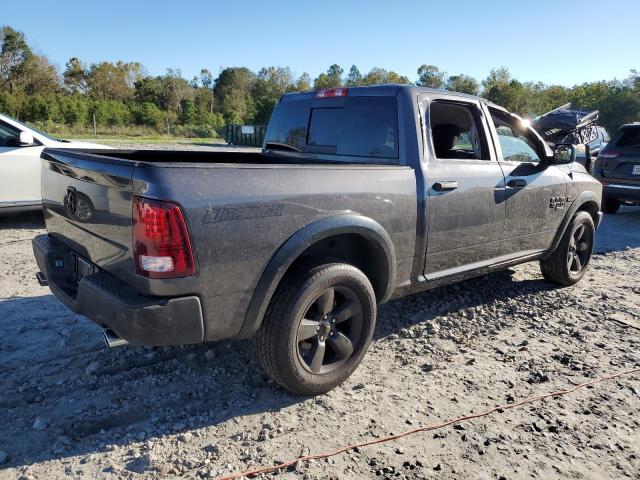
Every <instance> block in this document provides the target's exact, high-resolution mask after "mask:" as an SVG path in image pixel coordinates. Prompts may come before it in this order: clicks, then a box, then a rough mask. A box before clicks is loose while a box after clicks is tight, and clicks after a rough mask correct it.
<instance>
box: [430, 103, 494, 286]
mask: <svg viewBox="0 0 640 480" xmlns="http://www.w3.org/2000/svg"><path fill="white" fill-rule="evenodd" d="M420 107H421V112H424V113H422V115H423V121H424V124H425V126H426V128H425V140H426V141H425V143H426V145H427V148H426V152H425V160H426V166H425V167H424V169H423V171H424V172H425V175H426V179H425V184H426V188H425V193H426V201H425V208H426V218H427V254H426V259H425V266H424V270H425V276H426V277H427V279H429V280H432V279H436V278H440V277H444V276H448V275H454V274H457V273H461V272H463V271H465V270H471V269H474V268H479V267H482V266H484V265H485V264H487V263H491V262H492V261H493V260H492V259H495V258H496V257H498V256H500V255H502V254H503V253H504V247H503V244H502V241H503V238H504V220H505V207H504V176H503V174H502V169H501V168H500V165H499V164H498V162H497V161H496V159H495V154H494V151H493V148H492V147H491V146H490V144H489V142H488V139H487V135H486V131H487V123H486V118H485V116H484V115H483V114H482V110H481V108H480V105H479V102H477V101H475V100H473V99H466V98H463V97H451V96H446V95H438V94H423V96H422V98H421V103H420Z"/></svg>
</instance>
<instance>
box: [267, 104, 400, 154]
mask: <svg viewBox="0 0 640 480" xmlns="http://www.w3.org/2000/svg"><path fill="white" fill-rule="evenodd" d="M321 103H322V102H319V101H316V102H309V101H304V100H289V101H283V102H281V103H280V105H278V107H277V108H276V111H275V112H274V115H273V118H272V119H271V124H270V125H269V128H268V130H267V135H266V139H265V142H266V143H265V145H266V148H267V149H268V148H269V144H276V143H277V144H285V145H288V146H291V147H294V148H295V149H296V150H299V151H302V152H309V153H319V154H329V155H338V156H348V157H369V158H371V157H374V158H380V159H397V158H398V118H397V117H398V115H397V110H396V99H395V97H347V98H346V99H345V101H344V103H343V105H340V106H336V105H335V104H331V105H327V106H326V107H325V106H323V105H322V104H321ZM327 103H328V102H327ZM303 112H304V113H303ZM303 117H304V121H303ZM383 163H392V162H389V161H386V162H383Z"/></svg>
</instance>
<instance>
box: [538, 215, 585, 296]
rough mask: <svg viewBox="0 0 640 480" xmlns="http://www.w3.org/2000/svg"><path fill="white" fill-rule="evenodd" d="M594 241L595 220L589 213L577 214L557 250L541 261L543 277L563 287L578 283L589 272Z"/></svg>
mask: <svg viewBox="0 0 640 480" xmlns="http://www.w3.org/2000/svg"><path fill="white" fill-rule="evenodd" d="M594 241H595V226H594V223H593V218H591V215H589V213H587V212H578V213H576V214H575V215H574V217H573V219H572V220H571V223H570V224H569V226H568V228H567V230H566V232H565V233H564V235H563V237H562V240H560V243H559V244H558V246H557V247H556V249H555V250H554V251H553V253H552V254H551V255H549V256H548V257H547V258H545V259H544V260H541V261H540V270H541V271H542V276H543V277H544V278H545V280H547V281H549V282H552V283H555V284H558V285H562V286H569V285H573V284H574V283H576V282H578V281H579V280H580V279H581V278H582V277H583V276H584V274H585V272H586V271H587V266H588V265H589V261H590V260H591V254H592V252H593V245H594Z"/></svg>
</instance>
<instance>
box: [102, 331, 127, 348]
mask: <svg viewBox="0 0 640 480" xmlns="http://www.w3.org/2000/svg"><path fill="white" fill-rule="evenodd" d="M102 336H103V337H104V343H105V344H106V345H107V347H109V348H116V347H124V346H125V345H129V342H127V341H126V340H125V339H124V338H120V337H119V336H118V335H116V334H115V332H114V331H113V330H110V329H108V328H105V329H104V330H103V331H102Z"/></svg>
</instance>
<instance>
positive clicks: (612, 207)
mask: <svg viewBox="0 0 640 480" xmlns="http://www.w3.org/2000/svg"><path fill="white" fill-rule="evenodd" d="M618 210H620V200H618V199H617V198H605V200H604V213H608V214H614V213H616V212H617V211H618Z"/></svg>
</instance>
